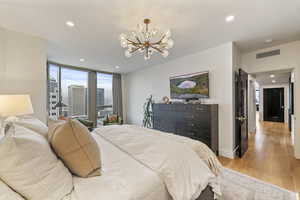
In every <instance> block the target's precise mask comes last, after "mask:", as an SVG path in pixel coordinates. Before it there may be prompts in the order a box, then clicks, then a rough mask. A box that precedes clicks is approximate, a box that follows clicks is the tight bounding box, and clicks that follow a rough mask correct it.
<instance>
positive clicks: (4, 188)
mask: <svg viewBox="0 0 300 200" xmlns="http://www.w3.org/2000/svg"><path fill="white" fill-rule="evenodd" d="M0 200H24V199H23V198H22V197H21V196H20V195H19V194H17V193H16V192H14V191H13V190H12V189H11V188H10V187H8V185H6V184H5V183H3V182H2V181H1V180H0Z"/></svg>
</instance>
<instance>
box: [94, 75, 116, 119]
mask: <svg viewBox="0 0 300 200" xmlns="http://www.w3.org/2000/svg"><path fill="white" fill-rule="evenodd" d="M112 80H113V76H112V75H111V74H105V73H97V93H96V98H97V100H96V107H97V108H96V110H97V124H102V121H103V120H104V119H105V118H106V116H107V115H108V114H112V113H113V94H112Z"/></svg>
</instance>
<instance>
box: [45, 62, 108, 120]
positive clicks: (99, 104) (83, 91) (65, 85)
mask: <svg viewBox="0 0 300 200" xmlns="http://www.w3.org/2000/svg"><path fill="white" fill-rule="evenodd" d="M48 72H49V79H48V80H49V81H48V91H49V94H48V95H49V106H48V107H49V117H50V118H52V119H58V118H59V117H62V116H63V117H71V118H81V119H87V118H88V104H89V99H88V98H89V96H91V95H88V82H89V81H88V80H89V77H88V72H87V71H81V70H76V69H70V68H64V67H59V66H57V65H54V64H50V65H49V69H48ZM112 78H113V77H112V75H111V74H105V73H97V91H96V95H95V96H96V108H95V109H96V113H97V125H101V124H102V121H103V120H104V119H105V118H106V116H107V115H108V114H111V113H112V112H113V97H112V80H113V79H112Z"/></svg>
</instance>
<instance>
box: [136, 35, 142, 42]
mask: <svg viewBox="0 0 300 200" xmlns="http://www.w3.org/2000/svg"><path fill="white" fill-rule="evenodd" d="M135 38H136V40H137V41H138V43H139V44H142V42H141V40H140V39H139V37H137V36H136V37H135Z"/></svg>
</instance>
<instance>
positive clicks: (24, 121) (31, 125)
mask: <svg viewBox="0 0 300 200" xmlns="http://www.w3.org/2000/svg"><path fill="white" fill-rule="evenodd" d="M14 123H15V124H17V125H19V126H23V127H25V128H28V129H30V130H32V131H34V132H37V133H38V134H40V135H42V136H44V137H47V134H48V127H47V126H46V124H44V123H43V122H42V121H40V120H39V119H37V118H34V117H30V116H25V117H22V118H18V119H17V120H16V121H15V122H14Z"/></svg>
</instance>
